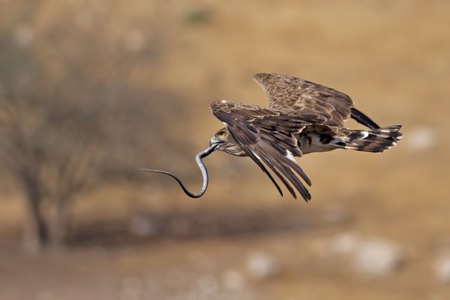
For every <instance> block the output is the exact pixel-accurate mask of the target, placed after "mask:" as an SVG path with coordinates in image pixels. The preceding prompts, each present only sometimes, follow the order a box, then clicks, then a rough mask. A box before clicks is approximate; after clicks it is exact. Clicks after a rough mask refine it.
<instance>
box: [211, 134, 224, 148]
mask: <svg viewBox="0 0 450 300" xmlns="http://www.w3.org/2000/svg"><path fill="white" fill-rule="evenodd" d="M222 143H223V141H221V140H219V139H218V138H217V137H215V136H213V137H212V138H211V139H210V140H209V146H210V147H213V146H215V147H214V149H217V147H219V145H220V144H222Z"/></svg>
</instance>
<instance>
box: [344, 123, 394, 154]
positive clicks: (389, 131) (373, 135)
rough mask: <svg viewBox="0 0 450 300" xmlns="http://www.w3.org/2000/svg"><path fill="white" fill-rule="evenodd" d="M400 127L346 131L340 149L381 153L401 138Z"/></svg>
mask: <svg viewBox="0 0 450 300" xmlns="http://www.w3.org/2000/svg"><path fill="white" fill-rule="evenodd" d="M401 127H402V126H401V125H394V126H388V127H383V128H377V129H372V130H348V129H347V130H346V132H344V133H345V136H344V137H342V141H343V142H344V143H345V146H344V145H343V147H342V148H344V149H351V150H357V151H365V152H383V151H386V150H388V149H389V148H391V147H393V146H395V145H396V144H397V143H398V142H399V141H400V139H401V138H402V133H401V132H400V128H401Z"/></svg>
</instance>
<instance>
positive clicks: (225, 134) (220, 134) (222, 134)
mask: <svg viewBox="0 0 450 300" xmlns="http://www.w3.org/2000/svg"><path fill="white" fill-rule="evenodd" d="M219 137H220V138H221V139H226V138H227V133H226V132H224V131H222V132H219Z"/></svg>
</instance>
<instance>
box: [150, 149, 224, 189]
mask: <svg viewBox="0 0 450 300" xmlns="http://www.w3.org/2000/svg"><path fill="white" fill-rule="evenodd" d="M217 146H218V145H217V144H215V145H211V146H209V147H208V148H207V149H205V150H203V151H202V152H200V153H199V154H197V155H196V156H195V161H196V162H197V164H198V167H199V168H200V171H201V172H202V177H203V183H202V189H201V190H200V192H198V193H196V194H194V193H191V192H190V191H189V190H188V189H187V188H186V187H185V186H184V184H183V182H181V180H180V179H179V178H178V177H177V176H175V175H174V174H172V173H170V172H167V171H162V170H154V169H141V170H142V171H146V172H153V173H160V174H166V175H168V176H170V177H172V178H173V179H175V180H176V181H177V182H178V184H179V185H180V186H181V188H182V189H183V191H184V192H185V193H186V195H188V196H189V197H191V198H200V197H201V196H203V195H204V194H205V192H206V189H207V188H208V170H207V169H206V166H205V164H204V163H203V161H202V159H203V158H205V157H207V156H208V155H210V154H211V153H213V152H214V151H215V150H216V148H217Z"/></svg>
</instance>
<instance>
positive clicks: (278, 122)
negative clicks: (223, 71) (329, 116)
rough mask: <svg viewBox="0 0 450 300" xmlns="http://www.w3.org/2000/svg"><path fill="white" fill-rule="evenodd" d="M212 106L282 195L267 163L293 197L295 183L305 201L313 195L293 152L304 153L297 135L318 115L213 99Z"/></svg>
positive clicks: (237, 141)
mask: <svg viewBox="0 0 450 300" xmlns="http://www.w3.org/2000/svg"><path fill="white" fill-rule="evenodd" d="M211 110H212V112H213V113H214V115H215V116H216V117H217V118H218V119H219V120H221V121H222V122H223V123H224V124H225V125H226V126H227V128H228V131H229V133H230V134H231V136H232V137H233V139H234V140H235V142H236V143H237V144H238V145H239V146H240V147H241V148H242V150H243V151H244V152H245V153H246V154H247V155H248V156H249V157H250V158H251V159H252V160H253V161H254V162H255V163H256V164H257V165H258V166H259V167H260V168H261V170H262V171H263V172H264V173H266V175H267V176H269V178H270V179H271V180H272V182H273V183H274V184H275V186H276V187H277V189H278V191H279V192H280V194H281V195H283V193H282V191H281V189H280V187H279V186H278V184H277V182H276V181H275V180H274V178H273V177H272V175H271V174H270V172H269V171H268V170H267V168H266V167H265V166H267V167H268V168H269V169H270V170H271V171H272V172H273V173H274V174H275V175H276V176H277V177H278V178H279V179H280V180H281V182H283V184H284V185H285V186H286V188H287V189H288V190H289V192H290V193H291V194H292V196H293V197H294V198H297V196H296V193H295V191H294V188H293V187H295V189H296V190H297V191H298V192H299V193H300V194H301V195H302V197H303V198H304V199H305V200H306V201H308V200H310V199H311V195H310V194H309V192H308V190H307V189H306V188H305V185H304V184H303V182H302V181H301V180H300V178H302V179H303V181H304V182H306V183H307V184H308V185H311V181H310V180H309V178H308V176H306V174H305V172H303V170H302V169H301V168H300V166H299V165H298V164H297V163H296V162H295V160H294V159H293V156H301V155H302V153H301V151H300V149H299V148H298V146H297V145H298V143H297V142H298V141H297V139H296V138H295V136H296V135H298V134H299V133H300V132H301V131H302V130H303V129H304V128H305V126H307V125H309V124H311V123H316V122H318V121H319V120H316V119H315V118H316V116H314V115H311V116H309V117H308V116H305V115H302V116H301V117H300V116H298V115H296V114H292V113H290V112H280V111H274V110H272V109H267V108H262V107H259V106H252V105H245V104H235V103H231V102H227V101H224V100H221V101H217V102H214V103H212V104H211ZM319 122H320V121H319ZM299 177H300V178H299ZM292 186H293V187H292Z"/></svg>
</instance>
